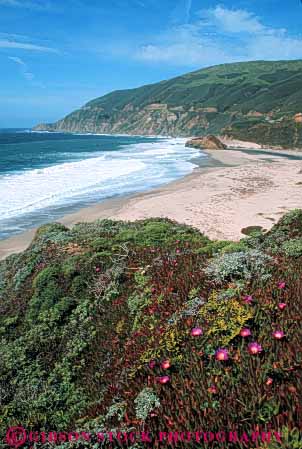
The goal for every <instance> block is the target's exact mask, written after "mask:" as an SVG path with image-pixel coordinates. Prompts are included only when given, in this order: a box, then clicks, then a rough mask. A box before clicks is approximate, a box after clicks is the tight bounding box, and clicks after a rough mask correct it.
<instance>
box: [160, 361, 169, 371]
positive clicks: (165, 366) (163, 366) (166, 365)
mask: <svg viewBox="0 0 302 449" xmlns="http://www.w3.org/2000/svg"><path fill="white" fill-rule="evenodd" d="M161 367H162V368H163V369H169V368H170V367H171V363H170V360H164V361H163V362H162V363H161Z"/></svg>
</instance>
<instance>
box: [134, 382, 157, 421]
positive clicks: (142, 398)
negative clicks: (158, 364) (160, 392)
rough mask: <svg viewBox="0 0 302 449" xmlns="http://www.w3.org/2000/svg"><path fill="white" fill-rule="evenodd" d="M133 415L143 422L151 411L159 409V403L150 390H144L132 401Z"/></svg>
mask: <svg viewBox="0 0 302 449" xmlns="http://www.w3.org/2000/svg"><path fill="white" fill-rule="evenodd" d="M134 404H135V415H136V417H137V418H138V419H141V420H143V421H145V420H146V419H147V416H148V415H149V413H150V412H152V410H154V409H155V408H158V407H160V401H159V398H158V397H157V395H156V393H155V392H154V391H153V390H152V388H144V389H143V390H142V391H141V392H140V393H139V394H138V395H137V397H136V398H135V399H134Z"/></svg>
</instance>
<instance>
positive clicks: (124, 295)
mask: <svg viewBox="0 0 302 449" xmlns="http://www.w3.org/2000/svg"><path fill="white" fill-rule="evenodd" d="M301 257H302V211H293V212H292V213H290V214H289V215H287V216H285V217H284V218H283V219H282V220H281V221H280V223H278V224H277V225H275V226H274V228H273V229H272V230H271V231H270V232H269V233H268V234H266V235H264V236H263V235H260V234H259V235H258V236H252V237H248V238H247V239H244V240H243V241H241V242H240V243H236V244H234V243H231V242H211V241H210V240H208V239H207V238H206V237H204V236H203V235H202V234H200V233H199V232H198V231H197V230H194V229H192V228H190V227H186V226H181V225H178V224H176V223H173V222H171V221H169V220H163V219H152V220H145V221H142V222H135V223H124V222H114V221H109V220H103V221H99V222H95V223H93V224H81V225H77V226H75V227H74V228H73V230H68V229H66V228H64V227H63V226H62V225H56V224H53V225H46V226H43V227H41V228H40V230H39V231H38V233H37V235H36V238H35V240H34V241H33V243H32V245H31V247H30V248H29V249H28V250H26V251H25V252H24V253H22V254H20V255H15V256H11V257H9V258H8V259H7V260H6V261H3V262H1V264H0V288H1V302H0V310H1V315H0V335H1V345H0V359H1V365H0V391H1V420H0V429H1V430H0V433H4V432H5V429H6V428H7V427H8V426H9V425H14V424H18V423H22V424H23V425H24V426H25V427H27V428H31V429H40V430H41V429H45V430H57V431H59V430H67V429H71V430H75V429H79V430H83V429H93V430H96V429H97V430H101V429H107V430H108V429H116V428H118V429H121V428H123V429H130V428H133V427H134V428H136V429H142V428H146V429H147V430H148V431H150V432H151V433H153V434H155V433H156V432H158V431H159V430H165V429H169V430H171V431H173V430H178V431H179V430H196V429H210V430H212V431H215V430H216V431H218V430H221V429H232V428H233V429H234V428H235V429H237V430H238V431H239V432H241V431H243V430H244V431H246V432H250V431H252V430H254V429H255V426H259V429H263V428H267V426H268V425H269V423H271V424H272V428H273V429H275V430H276V429H279V430H281V429H282V432H283V433H284V435H285V434H286V433H287V432H292V431H293V429H295V428H296V429H297V428H300V430H302V429H301V422H302V408H301V403H302V402H301V399H302V382H301V380H302V370H301V362H302V351H301V342H302V330H301V327H300V324H299V323H300V322H301V318H302V307H301V300H302V277H301V274H302V265H301ZM280 281H284V282H285V288H278V283H279V282H280ZM246 295H252V296H253V301H252V302H251V303H246V302H245V300H244V298H245V296H246ZM281 302H284V303H286V308H285V309H284V310H283V311H281V310H280V309H279V308H278V304H279V303H281ZM297 324H298V325H297ZM194 326H201V327H202V328H203V335H202V336H200V337H191V335H190V331H191V329H192V328H193V327H194ZM243 327H249V328H250V329H251V332H252V337H249V338H247V339H245V338H243V337H241V336H240V335H239V333H240V330H241V329H242V328H243ZM277 329H282V330H283V331H284V332H285V335H286V337H285V338H284V339H282V340H281V341H278V340H275V339H274V338H273V337H272V332H273V331H274V330H277ZM252 341H256V342H258V343H260V344H261V345H262V348H263V351H262V352H261V353H260V354H258V355H254V356H253V355H250V354H249V352H248V350H247V347H248V343H249V342H252ZM219 347H223V348H226V349H227V350H228V351H229V360H228V361H225V362H219V361H217V360H215V357H214V353H215V350H216V349H217V348H219ZM167 359H169V360H170V362H171V368H169V369H168V370H164V369H163V368H161V366H160V363H161V361H163V360H167ZM150 361H155V364H154V366H150V364H149V362H150ZM167 374H168V375H169V376H170V382H169V383H168V384H165V385H162V384H160V383H159V378H160V377H161V376H163V375H167ZM269 379H272V382H271V384H269V382H268V380H269ZM294 438H295V437H294V436H293V435H292V436H289V437H288V441H289V442H287V443H284V444H283V446H282V447H283V448H288V449H289V448H290V449H293V448H294V447H296V448H300V447H302V446H301V445H300V446H299V444H302V443H301V442H300V443H297V444H298V445H297V446H294ZM42 447H43V448H46V447H48V446H47V444H44V445H43V446H42ZM63 447H65V446H64V445H62V448H63ZM68 447H69V446H68ZM72 447H77V446H76V445H75V446H72ZM81 447H84V446H83V445H82V446H81ZM85 447H86V446H85ZM87 447H91V444H90V445H89V444H88V446H87ZM124 447H125V446H124ZM133 447H134V446H133ZM136 447H137V446H136ZM152 447H157V445H156V443H154V444H153V445H152ZM165 447H166V446H165ZM167 447H168V446H167ZM177 447H182V446H181V445H180V446H177ZM184 447H187V446H184ZM207 447H213V448H214V447H216V446H214V445H211V444H208V445H207ZM219 447H220V446H219ZM224 447H226V448H232V447H233V446H232V444H229V445H227V444H226V445H225V446H224ZM234 447H236V448H244V447H246V446H245V445H244V444H243V443H242V444H241V443H238V444H237V443H236V445H235V446H234ZM248 447H253V445H250V446H248ZM276 447H279V445H276V446H275V445H274V444H273V443H272V444H271V445H269V449H275V448H276Z"/></svg>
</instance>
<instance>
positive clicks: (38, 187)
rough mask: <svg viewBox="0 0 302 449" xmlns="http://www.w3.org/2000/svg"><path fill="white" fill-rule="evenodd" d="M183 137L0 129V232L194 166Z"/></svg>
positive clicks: (143, 187)
mask: <svg viewBox="0 0 302 449" xmlns="http://www.w3.org/2000/svg"><path fill="white" fill-rule="evenodd" d="M200 157H204V158H206V157H207V156H206V155H203V154H202V153H201V152H200V151H199V150H195V149H190V148H185V139H170V138H165V137H139V136H137V137H136V136H135V137H134V136H121V135H119V136H108V135H92V134H86V135H85V134H83V135H80V134H63V133H36V132H30V131H28V130H24V129H23V130H20V129H2V130H1V129H0V239H3V238H7V237H9V236H11V235H14V234H17V233H20V232H23V231H24V230H26V229H29V228H32V227H35V226H37V225H40V224H42V223H45V222H49V221H53V220H56V219H58V218H59V217H61V216H62V215H65V214H66V213H69V212H73V211H75V210H77V209H80V208H81V207H84V206H88V205H91V204H94V203H97V202H100V201H102V200H104V199H108V198H112V197H116V196H122V195H126V194H130V193H133V192H141V191H145V190H148V189H150V188H154V187H158V186H160V185H163V184H166V183H168V182H170V181H173V180H176V179H178V178H180V177H182V176H184V175H186V174H188V173H190V172H191V171H192V170H193V168H194V167H196V166H197V162H196V158H199V159H200Z"/></svg>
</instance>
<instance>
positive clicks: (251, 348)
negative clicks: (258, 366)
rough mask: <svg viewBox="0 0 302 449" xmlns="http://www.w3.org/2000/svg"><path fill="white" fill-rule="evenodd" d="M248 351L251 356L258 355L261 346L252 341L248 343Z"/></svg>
mask: <svg viewBox="0 0 302 449" xmlns="http://www.w3.org/2000/svg"><path fill="white" fill-rule="evenodd" d="M248 351H249V353H250V354H253V355H256V354H259V353H260V352H261V351H262V346H261V345H259V343H257V342H255V341H254V342H253V343H250V344H249V345H248Z"/></svg>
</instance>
